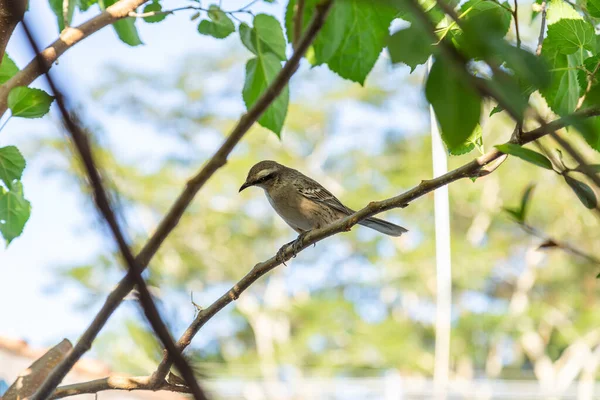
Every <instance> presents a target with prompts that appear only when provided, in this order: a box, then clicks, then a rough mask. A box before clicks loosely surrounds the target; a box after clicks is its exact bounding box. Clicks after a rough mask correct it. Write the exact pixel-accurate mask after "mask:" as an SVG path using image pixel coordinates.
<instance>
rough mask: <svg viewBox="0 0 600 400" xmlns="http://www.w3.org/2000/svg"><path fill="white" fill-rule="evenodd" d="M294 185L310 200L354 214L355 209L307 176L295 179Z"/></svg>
mask: <svg viewBox="0 0 600 400" xmlns="http://www.w3.org/2000/svg"><path fill="white" fill-rule="evenodd" d="M294 186H295V188H296V190H297V191H298V193H300V194H301V195H302V196H304V197H306V198H307V199H309V200H312V201H315V202H318V203H323V204H326V205H328V206H329V207H331V208H333V209H334V210H337V211H340V212H342V213H344V214H352V213H354V211H352V210H351V209H349V208H348V207H346V206H345V205H343V204H342V202H341V201H339V200H338V199H337V197H335V196H334V195H333V194H331V192H330V191H329V190H327V189H325V188H324V187H323V186H321V184H320V183H319V182H317V181H315V180H313V179H310V178H309V177H307V176H301V177H298V179H296V180H294Z"/></svg>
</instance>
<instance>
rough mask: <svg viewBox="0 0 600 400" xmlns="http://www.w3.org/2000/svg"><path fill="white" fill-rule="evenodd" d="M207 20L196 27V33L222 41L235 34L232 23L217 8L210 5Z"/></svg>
mask: <svg viewBox="0 0 600 400" xmlns="http://www.w3.org/2000/svg"><path fill="white" fill-rule="evenodd" d="M208 17H209V18H210V21H209V20H202V21H200V24H199V25H198V32H199V33H201V34H203V35H209V36H212V37H214V38H217V39H224V38H226V37H227V36H229V35H230V34H232V33H233V32H235V25H234V24H233V21H232V20H231V19H230V18H229V17H228V16H227V14H225V13H224V12H223V11H222V10H221V9H220V8H219V6H216V5H214V4H213V5H211V6H210V8H209V11H208Z"/></svg>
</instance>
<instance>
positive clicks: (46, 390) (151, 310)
mask: <svg viewBox="0 0 600 400" xmlns="http://www.w3.org/2000/svg"><path fill="white" fill-rule="evenodd" d="M23 30H24V31H25V34H26V36H27V38H28V39H29V44H30V45H31V48H32V49H33V50H34V52H35V54H36V55H39V53H40V51H39V48H38V46H37V43H36V42H35V40H34V38H33V36H32V34H31V31H30V30H29V27H28V26H27V23H26V22H25V21H23ZM36 60H37V62H38V63H40V67H41V68H43V61H42V59H41V58H39V57H36ZM46 79H47V81H48V85H49V86H50V89H51V90H52V93H53V94H54V96H55V99H56V104H57V106H58V109H59V111H60V113H61V116H62V119H63V123H64V124H65V127H66V128H67V131H68V132H69V133H70V134H71V139H72V141H73V143H74V144H75V148H76V149H77V152H78V153H79V157H80V158H81V161H82V163H83V166H84V169H85V172H86V175H87V177H88V180H89V182H90V186H91V188H92V190H93V199H94V202H95V204H96V207H97V209H98V212H99V213H100V215H102V217H103V218H104V220H105V221H106V223H107V225H108V226H109V228H110V231H111V233H112V236H113V239H114V241H115V242H116V244H117V246H118V247H119V251H120V252H121V256H122V257H123V258H124V259H125V262H126V264H127V267H128V269H129V274H128V275H129V276H130V278H131V279H132V280H133V281H134V282H135V283H136V285H137V287H138V291H139V293H140V303H141V305H142V308H143V310H144V314H145V315H146V318H147V319H148V322H150V325H151V326H152V329H154V331H155V332H156V335H157V336H158V337H159V338H160V340H161V342H162V344H163V345H164V346H165V348H167V349H170V351H171V353H172V355H173V358H174V360H175V361H174V363H175V365H176V366H177V368H178V370H179V371H180V373H181V374H182V376H183V378H184V379H185V381H186V383H187V385H188V386H189V387H190V389H191V392H192V393H193V395H194V398H195V399H197V400H206V395H205V394H204V392H203V391H202V389H201V388H200V386H199V385H198V382H197V381H196V378H195V376H194V372H193V370H192V368H191V367H190V365H189V364H188V363H187V361H186V360H185V359H184V358H183V356H182V355H181V353H179V352H178V351H177V348H176V346H175V342H174V340H173V338H172V337H171V334H170V333H169V330H168V329H167V326H166V325H165V323H164V322H163V320H162V318H161V316H160V313H159V312H158V309H157V308H156V305H155V304H154V301H153V300H152V296H151V294H150V291H149V290H148V287H147V286H146V282H145V281H144V278H143V277H142V268H141V267H140V266H139V265H138V264H137V262H136V259H135V258H134V256H133V253H132V252H131V249H130V248H129V245H128V244H127V241H126V239H125V235H124V234H123V232H122V230H121V227H120V226H119V223H118V221H117V217H116V216H115V213H114V212H113V209H112V206H111V204H110V200H109V197H108V194H107V193H106V190H105V189H104V185H103V183H102V178H101V177H100V171H99V170H98V167H97V166H96V162H95V160H94V156H93V153H92V148H91V146H90V143H89V141H88V138H87V135H86V134H85V133H84V132H83V130H82V129H81V128H80V127H79V125H78V124H76V123H75V121H74V120H73V118H72V117H71V116H70V115H69V112H68V111H67V107H66V105H65V102H64V100H63V95H62V93H61V92H60V91H59V90H58V88H57V86H56V84H55V82H54V79H53V78H52V77H51V76H50V73H49V72H48V71H46ZM69 345H70V343H69ZM74 364H75V363H74V362H73V363H68V362H62V363H61V364H60V365H59V366H57V367H56V368H55V369H53V370H52V372H51V373H50V374H49V375H48V377H47V378H46V379H45V380H44V382H43V384H41V386H40V387H39V388H38V390H37V391H36V392H35V394H34V395H33V396H32V399H34V400H38V399H46V398H48V397H49V396H50V395H51V394H52V392H53V391H54V389H56V387H57V386H58V385H59V384H60V382H61V381H62V380H63V378H64V377H65V376H66V375H67V373H69V371H70V370H71V368H73V365H74Z"/></svg>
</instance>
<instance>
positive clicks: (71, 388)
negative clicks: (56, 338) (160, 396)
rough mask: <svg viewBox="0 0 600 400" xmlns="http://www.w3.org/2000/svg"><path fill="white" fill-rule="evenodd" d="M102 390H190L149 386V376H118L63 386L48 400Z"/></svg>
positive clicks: (162, 385)
mask: <svg viewBox="0 0 600 400" xmlns="http://www.w3.org/2000/svg"><path fill="white" fill-rule="evenodd" d="M103 390H128V391H129V390H152V391H157V390H168V391H171V392H179V393H190V389H189V388H187V387H185V386H182V385H176V384H172V383H169V382H166V381H164V382H162V384H161V385H160V386H158V387H154V386H152V385H150V377H149V376H134V377H128V376H120V375H111V376H108V377H106V378H102V379H96V380H93V381H88V382H82V383H75V384H72V385H64V386H61V387H59V388H58V389H56V390H55V391H54V393H53V394H52V396H51V397H50V399H61V398H63V397H68V396H76V395H80V394H86V393H98V392H101V391H103Z"/></svg>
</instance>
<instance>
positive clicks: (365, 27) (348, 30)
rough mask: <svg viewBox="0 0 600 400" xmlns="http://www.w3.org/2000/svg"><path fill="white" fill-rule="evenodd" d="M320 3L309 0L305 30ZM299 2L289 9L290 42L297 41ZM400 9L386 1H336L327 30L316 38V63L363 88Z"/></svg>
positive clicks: (306, 7) (307, 2) (293, 3)
mask: <svg viewBox="0 0 600 400" xmlns="http://www.w3.org/2000/svg"><path fill="white" fill-rule="evenodd" d="M319 2H320V0H306V1H305V7H304V10H305V11H304V13H303V16H304V20H303V27H304V28H305V27H306V25H307V24H308V22H309V21H310V19H311V18H312V15H313V13H314V10H315V6H316V5H317V4H318V3H319ZM295 6H296V0H290V1H289V3H288V7H287V9H286V16H285V19H286V30H287V34H288V39H290V40H292V38H293V32H294V29H293V25H294V18H293V16H294V9H295ZM397 14H398V8H397V7H394V6H390V5H389V4H388V3H387V2H385V1H363V0H345V1H336V2H334V4H333V6H332V8H331V10H330V12H329V16H328V17H327V21H326V22H325V24H324V26H323V29H322V30H321V32H320V33H319V35H318V36H317V37H316V39H315V41H314V44H313V47H314V55H315V56H314V64H315V65H321V64H327V65H328V66H329V69H330V70H332V71H333V72H335V73H337V74H338V75H340V76H341V77H342V78H345V79H350V80H352V81H354V82H358V83H360V84H361V85H362V84H364V81H365V79H366V77H367V75H368V74H369V72H370V71H371V69H373V66H374V65H375V62H376V61H377V59H378V58H379V55H380V54H381V51H382V50H383V48H384V47H385V45H386V42H387V40H388V36H389V26H390V24H391V22H392V20H393V19H394V18H395V17H396V15H397Z"/></svg>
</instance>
